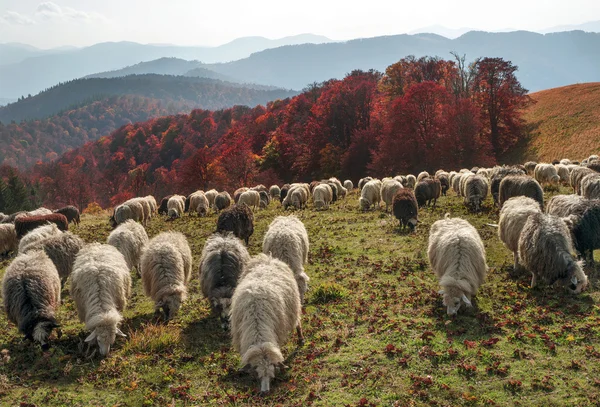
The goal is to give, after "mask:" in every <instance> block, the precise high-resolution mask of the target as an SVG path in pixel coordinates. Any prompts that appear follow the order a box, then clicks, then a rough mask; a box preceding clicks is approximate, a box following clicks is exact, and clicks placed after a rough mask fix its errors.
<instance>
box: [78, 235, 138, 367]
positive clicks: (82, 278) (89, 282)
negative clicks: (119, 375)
mask: <svg viewBox="0 0 600 407" xmlns="http://www.w3.org/2000/svg"><path fill="white" fill-rule="evenodd" d="M130 293H131V275H130V274H129V269H128V267H127V263H126V262H125V258H124V257H123V255H122V254H121V253H120V252H119V251H118V250H117V249H116V248H115V247H113V246H111V245H107V244H100V243H91V244H88V245H87V246H85V247H84V248H83V249H81V250H80V251H79V254H78V255H77V258H76V259H75V264H74V265H73V273H72V274H71V296H72V297H73V300H74V301H75V305H76V307H77V314H78V315H79V320H80V321H81V322H84V323H85V328H86V329H87V330H88V331H91V334H90V335H89V336H88V337H87V338H86V339H85V342H87V343H88V344H93V343H97V344H98V348H99V350H100V354H101V355H102V356H106V355H108V353H109V352H110V347H111V345H112V344H113V343H114V342H115V338H116V335H119V336H123V337H124V336H125V334H124V333H123V332H121V330H120V329H119V324H120V323H121V321H122V320H123V317H122V316H121V312H123V310H124V309H125V306H126V305H127V299H128V298H129V295H130Z"/></svg>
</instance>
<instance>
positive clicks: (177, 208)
mask: <svg viewBox="0 0 600 407" xmlns="http://www.w3.org/2000/svg"><path fill="white" fill-rule="evenodd" d="M185 199H186V198H185V197H184V196H182V195H173V196H172V197H170V198H169V201H168V202H167V210H168V212H167V215H168V216H169V218H170V219H177V218H180V217H181V216H182V215H183V211H184V208H185Z"/></svg>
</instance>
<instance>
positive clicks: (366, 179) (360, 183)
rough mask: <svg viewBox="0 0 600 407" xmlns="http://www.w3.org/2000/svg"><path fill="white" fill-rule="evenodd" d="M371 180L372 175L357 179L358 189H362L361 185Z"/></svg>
mask: <svg viewBox="0 0 600 407" xmlns="http://www.w3.org/2000/svg"><path fill="white" fill-rule="evenodd" d="M372 180H373V178H372V177H364V178H361V179H360V180H359V181H358V189H360V190H361V191H362V189H363V187H364V186H365V184H366V183H367V182H369V181H372Z"/></svg>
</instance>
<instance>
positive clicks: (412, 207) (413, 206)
mask: <svg viewBox="0 0 600 407" xmlns="http://www.w3.org/2000/svg"><path fill="white" fill-rule="evenodd" d="M392 212H393V213H394V216H395V217H396V219H398V220H399V221H400V227H401V228H402V229H404V228H405V227H406V226H408V227H409V228H410V230H411V232H412V231H414V230H415V228H416V227H417V222H418V221H419V220H418V219H419V215H418V214H419V205H418V204H417V199H416V198H415V193H414V192H413V191H412V190H411V189H408V188H402V189H400V190H399V191H398V192H397V193H396V195H394V200H393V203H392Z"/></svg>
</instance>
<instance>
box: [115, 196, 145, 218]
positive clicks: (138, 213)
mask: <svg viewBox="0 0 600 407" xmlns="http://www.w3.org/2000/svg"><path fill="white" fill-rule="evenodd" d="M146 204H147V203H146ZM123 205H126V206H128V207H129V208H131V213H132V214H133V217H132V218H131V219H133V220H135V221H138V222H142V223H143V224H145V223H146V213H147V212H148V207H147V206H146V205H144V204H143V203H142V201H139V200H137V199H130V200H128V201H126V202H124V203H123ZM126 220H127V219H123V222H124V221H126ZM119 223H121V222H119Z"/></svg>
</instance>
